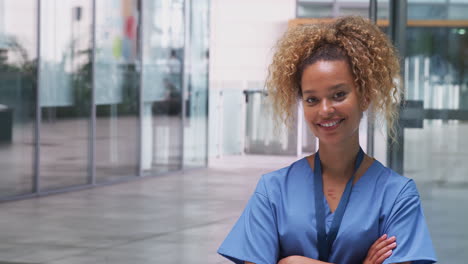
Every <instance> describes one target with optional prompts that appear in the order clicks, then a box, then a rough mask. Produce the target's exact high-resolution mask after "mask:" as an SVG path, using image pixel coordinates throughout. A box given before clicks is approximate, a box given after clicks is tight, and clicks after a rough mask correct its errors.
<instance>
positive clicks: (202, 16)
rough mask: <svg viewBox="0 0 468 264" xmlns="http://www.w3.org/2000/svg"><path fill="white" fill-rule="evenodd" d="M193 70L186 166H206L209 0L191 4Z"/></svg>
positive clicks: (186, 126) (187, 116) (187, 114)
mask: <svg viewBox="0 0 468 264" xmlns="http://www.w3.org/2000/svg"><path fill="white" fill-rule="evenodd" d="M191 5H192V6H191V15H190V18H191V21H190V24H191V25H190V29H191V30H190V58H189V59H190V62H189V65H190V70H189V74H190V76H189V78H188V80H189V83H188V91H187V92H188V93H187V95H188V101H187V103H186V105H187V109H186V110H187V112H186V123H185V125H184V167H202V166H206V158H207V154H208V153H207V145H208V142H207V125H208V120H207V117H208V107H207V104H208V56H209V53H208V49H209V21H208V19H209V17H210V14H209V9H210V1H209V0H200V1H192V2H191Z"/></svg>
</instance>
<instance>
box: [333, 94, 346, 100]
mask: <svg viewBox="0 0 468 264" xmlns="http://www.w3.org/2000/svg"><path fill="white" fill-rule="evenodd" d="M345 96H346V93H345V92H337V93H336V94H335V95H334V96H333V99H336V100H343V99H344V98H345Z"/></svg>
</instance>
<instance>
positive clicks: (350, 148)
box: [319, 133, 359, 179]
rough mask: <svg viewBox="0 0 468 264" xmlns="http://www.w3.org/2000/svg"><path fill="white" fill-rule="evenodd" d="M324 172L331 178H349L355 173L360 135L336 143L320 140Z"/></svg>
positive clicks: (321, 161)
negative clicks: (325, 142)
mask: <svg viewBox="0 0 468 264" xmlns="http://www.w3.org/2000/svg"><path fill="white" fill-rule="evenodd" d="M319 152H320V163H321V165H322V173H323V174H324V175H325V174H326V175H327V177H330V178H335V179H338V178H345V179H349V178H350V177H351V176H352V174H353V173H354V166H355V162H356V157H357V154H358V152H359V135H358V133H356V135H355V136H354V137H353V138H352V139H351V140H348V141H347V142H341V143H340V144H336V145H329V144H324V143H323V142H319Z"/></svg>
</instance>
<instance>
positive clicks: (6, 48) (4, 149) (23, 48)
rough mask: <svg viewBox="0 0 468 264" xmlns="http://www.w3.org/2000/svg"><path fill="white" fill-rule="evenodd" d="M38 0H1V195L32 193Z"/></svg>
mask: <svg viewBox="0 0 468 264" xmlns="http://www.w3.org/2000/svg"><path fill="white" fill-rule="evenodd" d="M36 10H37V6H36V0H24V1H15V0H2V1H0V171H1V177H0V196H2V197H8V196H13V195H22V194H28V193H32V192H33V185H34V181H33V176H34V170H33V168H34V159H33V157H34V150H35V148H34V144H35V140H34V134H35V133H34V131H35V120H36V96H35V88H36V65H37V16H36V13H37V12H36Z"/></svg>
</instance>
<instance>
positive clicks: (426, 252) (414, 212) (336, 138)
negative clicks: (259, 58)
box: [218, 17, 436, 264]
mask: <svg viewBox="0 0 468 264" xmlns="http://www.w3.org/2000/svg"><path fill="white" fill-rule="evenodd" d="M269 71H270V72H269V77H268V81H267V86H268V89H269V94H270V95H271V97H272V100H273V105H274V108H275V112H276V113H277V116H279V117H280V118H282V119H283V121H288V120H290V118H291V116H292V113H291V109H293V107H294V105H295V104H296V103H298V102H299V101H302V105H303V110H304V116H305V120H306V122H307V124H308V125H309V127H310V129H311V130H312V132H313V133H314V135H315V136H316V137H317V138H318V140H319V151H318V152H317V153H315V154H314V155H312V156H310V157H306V158H303V159H301V160H299V161H297V162H295V163H293V164H291V165H290V166H288V167H286V168H283V169H280V170H277V171H274V172H271V173H268V174H266V175H263V176H262V178H261V179H260V181H259V183H258V185H257V188H256V190H255V193H254V194H253V196H252V197H251V199H250V201H249V202H248V204H247V206H246V208H245V210H244V212H243V214H242V216H241V217H240V219H239V220H238V221H237V223H236V224H235V225H234V227H233V229H232V230H231V232H230V233H229V235H228V236H227V238H226V239H225V241H224V242H223V244H222V245H221V247H220V248H219V250H218V252H219V253H220V254H221V255H223V256H225V257H227V258H229V259H230V260H232V261H234V262H236V263H244V262H245V263H257V264H261V263H268V264H269V263H272V264H273V263H280V264H287V263H338V264H355V263H366V264H367V263H385V264H387V263H433V262H435V261H436V257H435V253H434V250H433V247H432V242H431V239H430V235H429V232H428V229H427V226H426V223H425V219H424V215H423V212H422V208H421V203H420V199H419V194H418V191H417V189H416V186H415V184H414V182H413V181H412V180H410V179H408V178H405V177H403V176H400V175H398V174H397V173H395V172H394V171H392V170H391V169H389V168H386V167H384V166H383V165H382V164H381V163H380V162H378V161H376V160H374V159H373V158H372V157H369V156H367V155H365V154H364V153H363V151H362V149H361V148H360V146H359V123H360V120H361V118H362V116H363V112H364V111H366V110H367V109H369V108H370V110H371V111H370V112H371V113H381V114H382V116H384V117H385V119H386V121H387V126H388V127H390V128H393V124H394V121H395V120H396V118H397V107H396V105H397V103H398V101H399V98H400V96H401V90H400V89H399V88H398V85H397V84H398V83H399V77H400V76H399V71H400V68H399V64H398V58H397V56H396V52H395V51H394V48H393V47H392V45H391V43H390V42H389V41H388V39H387V38H386V36H385V34H383V33H382V32H381V31H380V30H379V29H378V27H376V26H375V25H373V24H371V23H369V22H368V21H367V20H364V19H362V18H359V17H344V18H341V19H338V20H335V21H334V22H333V23H329V24H322V25H306V26H299V27H295V28H292V29H290V30H289V31H288V32H287V33H286V34H285V36H284V37H283V38H282V39H281V40H280V41H279V42H278V45H277V50H276V53H275V55H274V58H273V62H272V64H271V65H270V69H269ZM393 131H394V129H390V132H391V133H390V135H391V136H393V135H394V134H393V133H394V132H393Z"/></svg>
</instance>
